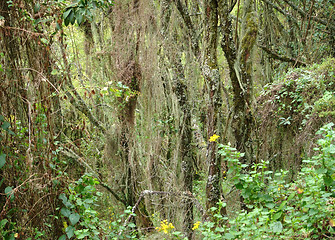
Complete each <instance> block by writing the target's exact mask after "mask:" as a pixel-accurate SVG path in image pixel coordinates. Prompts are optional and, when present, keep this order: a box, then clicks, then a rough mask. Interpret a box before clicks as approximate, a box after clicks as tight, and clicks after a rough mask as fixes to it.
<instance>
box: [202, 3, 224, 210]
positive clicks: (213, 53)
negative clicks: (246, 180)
mask: <svg viewBox="0 0 335 240" xmlns="http://www.w3.org/2000/svg"><path fill="white" fill-rule="evenodd" d="M204 24H205V25H204V29H205V32H204V49H203V51H204V55H203V63H202V66H201V67H202V75H203V76H204V79H205V84H206V85H207V92H208V108H207V109H208V110H207V136H208V138H209V137H211V136H213V135H214V134H217V133H218V132H217V130H218V116H219V111H220V108H221V105H222V99H221V96H220V93H221V80H220V74H219V69H218V62H217V45H218V2H217V1H216V0H210V1H205V3H204ZM207 162H208V164H209V170H208V179H207V185H206V196H207V202H206V208H207V211H209V209H211V208H212V207H215V206H217V203H218V202H219V200H220V199H221V161H220V157H218V155H217V143H216V141H210V142H209V143H208V147H207Z"/></svg>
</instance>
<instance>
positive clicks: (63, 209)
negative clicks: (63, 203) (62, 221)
mask: <svg viewBox="0 0 335 240" xmlns="http://www.w3.org/2000/svg"><path fill="white" fill-rule="evenodd" d="M60 213H61V214H62V215H63V216H64V217H69V216H70V215H71V211H70V210H69V209H67V208H64V207H63V208H62V209H61V210H60Z"/></svg>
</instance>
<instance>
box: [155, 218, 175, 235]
mask: <svg viewBox="0 0 335 240" xmlns="http://www.w3.org/2000/svg"><path fill="white" fill-rule="evenodd" d="M172 229H174V226H173V225H172V223H169V222H168V221H167V220H166V219H165V220H163V221H161V226H160V227H156V230H157V231H158V232H160V231H162V232H164V233H165V234H168V233H169V232H170V231H171V230H172Z"/></svg>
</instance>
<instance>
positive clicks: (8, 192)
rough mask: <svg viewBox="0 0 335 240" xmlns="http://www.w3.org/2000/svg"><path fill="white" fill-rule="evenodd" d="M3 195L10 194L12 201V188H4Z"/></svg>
mask: <svg viewBox="0 0 335 240" xmlns="http://www.w3.org/2000/svg"><path fill="white" fill-rule="evenodd" d="M5 194H6V195H7V196H8V195H9V194H10V198H11V200H13V199H14V192H13V188H12V187H6V188H5Z"/></svg>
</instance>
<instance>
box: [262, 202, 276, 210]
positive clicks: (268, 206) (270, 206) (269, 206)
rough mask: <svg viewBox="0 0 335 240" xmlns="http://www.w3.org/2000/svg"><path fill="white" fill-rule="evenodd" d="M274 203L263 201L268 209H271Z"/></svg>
mask: <svg viewBox="0 0 335 240" xmlns="http://www.w3.org/2000/svg"><path fill="white" fill-rule="evenodd" d="M275 205H276V204H274V203H265V206H266V207H267V208H269V209H273V208H274V206H275Z"/></svg>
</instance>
